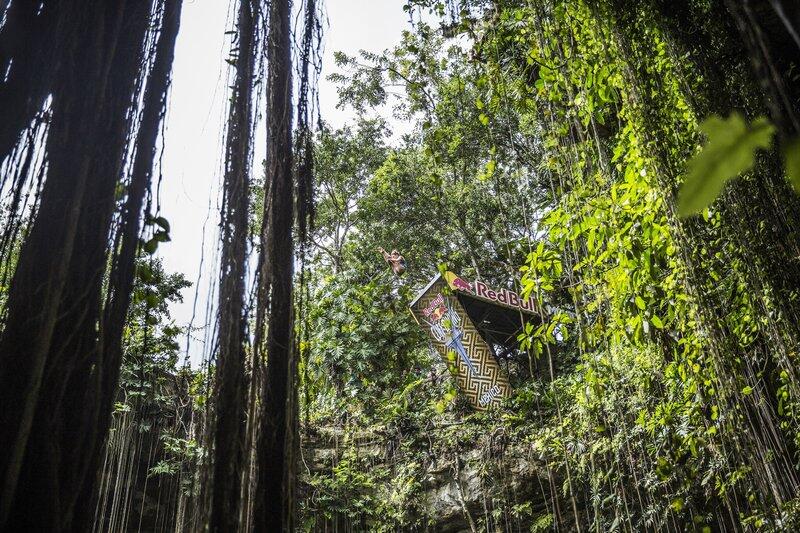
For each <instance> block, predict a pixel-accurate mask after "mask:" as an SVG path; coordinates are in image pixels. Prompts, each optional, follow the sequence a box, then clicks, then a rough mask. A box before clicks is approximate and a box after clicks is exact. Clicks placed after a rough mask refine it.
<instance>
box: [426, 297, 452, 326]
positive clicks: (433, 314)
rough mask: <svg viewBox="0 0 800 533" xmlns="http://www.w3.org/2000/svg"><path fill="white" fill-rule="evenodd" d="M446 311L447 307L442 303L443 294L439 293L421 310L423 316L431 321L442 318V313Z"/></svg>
mask: <svg viewBox="0 0 800 533" xmlns="http://www.w3.org/2000/svg"><path fill="white" fill-rule="evenodd" d="M446 312H447V307H446V306H445V304H444V296H442V295H441V294H439V295H437V296H436V298H434V299H433V300H432V301H431V303H430V304H429V305H428V307H426V308H425V309H423V310H422V314H423V315H425V318H428V319H430V320H431V321H433V322H438V321H439V320H441V319H442V317H443V316H444V314H445V313H446Z"/></svg>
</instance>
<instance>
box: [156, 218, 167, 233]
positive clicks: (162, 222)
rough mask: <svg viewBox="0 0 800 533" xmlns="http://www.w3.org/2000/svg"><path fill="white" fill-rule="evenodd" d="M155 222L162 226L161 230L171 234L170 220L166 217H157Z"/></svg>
mask: <svg viewBox="0 0 800 533" xmlns="http://www.w3.org/2000/svg"><path fill="white" fill-rule="evenodd" d="M153 222H155V223H156V224H158V225H159V226H161V229H163V230H164V231H166V232H167V233H169V220H167V219H166V218H164V217H156V218H154V219H153Z"/></svg>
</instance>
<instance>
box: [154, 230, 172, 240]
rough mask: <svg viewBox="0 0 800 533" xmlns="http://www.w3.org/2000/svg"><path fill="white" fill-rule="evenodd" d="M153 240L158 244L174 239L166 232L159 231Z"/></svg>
mask: <svg viewBox="0 0 800 533" xmlns="http://www.w3.org/2000/svg"><path fill="white" fill-rule="evenodd" d="M152 240H154V241H158V242H169V241H170V240H172V239H170V238H169V233H167V232H166V231H157V232H155V233H154V234H153V239H152Z"/></svg>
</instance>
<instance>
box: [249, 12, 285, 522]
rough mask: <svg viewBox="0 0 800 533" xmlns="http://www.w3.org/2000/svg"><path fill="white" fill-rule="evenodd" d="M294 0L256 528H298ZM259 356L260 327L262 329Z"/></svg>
mask: <svg viewBox="0 0 800 533" xmlns="http://www.w3.org/2000/svg"><path fill="white" fill-rule="evenodd" d="M290 16H291V3H290V2H289V0H273V2H272V3H271V5H270V13H269V35H268V37H267V61H268V74H267V91H268V93H267V98H268V100H267V113H266V117H267V173H266V182H267V188H268V194H267V196H266V199H265V205H264V208H265V211H264V214H265V216H264V225H263V227H262V233H261V245H262V250H261V258H260V261H259V265H260V272H259V276H260V286H259V294H258V303H257V305H258V308H257V313H256V315H257V316H256V323H257V325H259V327H261V328H262V331H263V327H264V326H262V324H263V319H264V318H267V320H268V323H267V324H266V326H265V327H266V330H267V332H266V335H267V338H266V343H265V346H264V348H265V352H266V358H267V363H266V365H267V366H266V376H265V379H264V386H263V392H262V398H263V407H262V416H261V428H260V435H259V440H258V452H257V453H258V481H257V485H256V493H255V499H256V501H255V508H254V530H255V531H256V532H264V533H266V532H275V531H291V530H292V525H293V524H292V506H293V501H294V497H293V496H294V494H293V491H294V479H293V478H294V453H293V450H294V442H293V438H294V437H293V434H294V430H295V425H294V423H293V420H292V417H291V416H289V414H290V413H292V414H293V413H294V409H292V408H291V405H290V404H291V403H292V402H293V401H294V398H295V397H294V394H293V392H292V390H291V388H292V386H293V384H294V378H293V376H294V373H295V368H294V361H293V351H294V347H293V343H294V339H293V331H292V327H293V305H292V281H293V279H292V278H293V274H294V242H293V240H292V227H293V219H294V205H293V202H294V182H293V167H292V160H293V157H292V71H291V68H292V66H291V41H290V33H291V28H290ZM255 342H256V355H257V356H259V355H260V354H261V353H262V351H261V334H260V332H259V331H257V332H256V338H255Z"/></svg>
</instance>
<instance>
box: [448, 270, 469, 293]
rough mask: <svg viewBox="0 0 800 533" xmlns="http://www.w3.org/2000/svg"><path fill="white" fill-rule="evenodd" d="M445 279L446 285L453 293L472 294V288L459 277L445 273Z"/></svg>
mask: <svg viewBox="0 0 800 533" xmlns="http://www.w3.org/2000/svg"><path fill="white" fill-rule="evenodd" d="M444 277H445V279H446V280H447V284H448V285H449V286H450V288H451V289H453V290H454V291H462V292H469V293H471V292H472V287H471V286H470V284H469V283H467V282H466V281H464V280H463V279H461V278H460V277H458V276H456V275H455V274H453V273H452V272H449V271H448V272H446V273H445V275H444Z"/></svg>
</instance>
